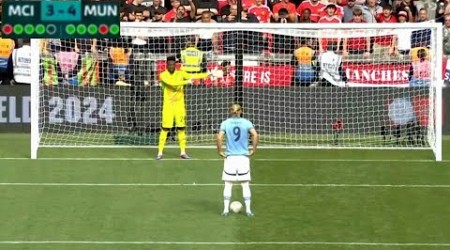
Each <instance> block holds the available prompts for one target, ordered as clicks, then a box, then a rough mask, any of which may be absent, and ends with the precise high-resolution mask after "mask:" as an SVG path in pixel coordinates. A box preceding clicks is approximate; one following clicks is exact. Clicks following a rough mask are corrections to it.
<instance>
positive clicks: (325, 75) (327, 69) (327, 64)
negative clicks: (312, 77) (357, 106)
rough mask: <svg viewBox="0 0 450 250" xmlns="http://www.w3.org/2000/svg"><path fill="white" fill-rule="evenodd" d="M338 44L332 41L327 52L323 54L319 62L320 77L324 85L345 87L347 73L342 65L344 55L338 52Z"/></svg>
mask: <svg viewBox="0 0 450 250" xmlns="http://www.w3.org/2000/svg"><path fill="white" fill-rule="evenodd" d="M336 50H337V44H336V43H334V42H330V43H328V45H327V52H325V53H323V54H321V55H320V56H319V58H318V62H319V72H320V73H319V79H320V82H321V85H323V86H338V87H345V86H346V85H347V75H346V74H345V70H344V69H343V67H342V64H343V62H342V56H340V55H338V54H336V52H335V51H336Z"/></svg>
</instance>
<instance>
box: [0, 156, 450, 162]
mask: <svg viewBox="0 0 450 250" xmlns="http://www.w3.org/2000/svg"><path fill="white" fill-rule="evenodd" d="M0 160H30V161H31V159H30V158H24V157H17V158H14V157H4V158H0ZM38 161H157V160H156V159H153V158H114V157H112V158H111V157H110V158H98V157H95V158H73V157H67V158H64V157H60V158H58V157H55V158H38ZM161 161H162V162H164V161H223V159H220V158H205V159H202V158H192V159H189V160H181V159H179V158H165V159H162V160H161ZM253 161H274V162H302V161H303V162H413V163H414V162H418V163H420V162H424V163H425V162H436V161H435V160H431V159H310V158H309V159H306V158H305V159H302V158H298V159H281V158H280V159H276V158H257V159H253ZM441 162H450V160H442V161H441Z"/></svg>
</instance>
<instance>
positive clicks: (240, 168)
mask: <svg viewBox="0 0 450 250" xmlns="http://www.w3.org/2000/svg"><path fill="white" fill-rule="evenodd" d="M222 180H223V181H231V182H233V181H250V180H251V177H250V158H249V157H248V156H243V155H239V156H228V157H227V158H225V161H224V164H223V173H222Z"/></svg>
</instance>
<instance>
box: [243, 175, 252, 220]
mask: <svg viewBox="0 0 450 250" xmlns="http://www.w3.org/2000/svg"><path fill="white" fill-rule="evenodd" d="M241 186H242V196H244V201H245V209H246V212H247V213H251V211H252V210H251V208H250V204H251V196H252V193H251V192H250V183H249V182H248V181H246V182H242V183H241Z"/></svg>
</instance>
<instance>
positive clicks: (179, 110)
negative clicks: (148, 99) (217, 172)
mask: <svg viewBox="0 0 450 250" xmlns="http://www.w3.org/2000/svg"><path fill="white" fill-rule="evenodd" d="M166 67H167V69H166V70H165V71H164V72H162V73H161V74H160V81H161V88H162V92H163V107H162V129H161V133H160V135H159V144H158V156H157V158H156V159H157V160H161V159H162V158H163V150H164V145H165V144H166V139H167V134H168V133H169V131H170V129H171V128H172V127H173V124H174V122H175V126H176V128H177V136H178V142H179V144H180V151H181V153H180V157H181V159H189V158H190V157H189V156H188V155H187V154H186V108H185V105H184V85H187V84H190V83H191V77H190V75H188V74H186V73H185V72H184V71H182V70H176V68H175V67H176V58H175V57H174V56H169V57H167V62H166Z"/></svg>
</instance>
